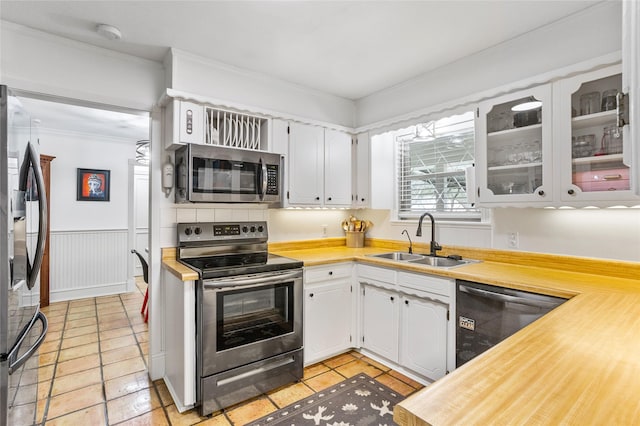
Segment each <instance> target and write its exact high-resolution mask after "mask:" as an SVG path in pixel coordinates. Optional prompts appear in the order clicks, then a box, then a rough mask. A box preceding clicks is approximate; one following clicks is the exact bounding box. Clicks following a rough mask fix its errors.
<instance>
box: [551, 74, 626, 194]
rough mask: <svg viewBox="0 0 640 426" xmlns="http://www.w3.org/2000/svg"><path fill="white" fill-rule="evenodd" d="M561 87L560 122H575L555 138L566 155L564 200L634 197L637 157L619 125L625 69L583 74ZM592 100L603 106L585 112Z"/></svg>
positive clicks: (564, 162)
mask: <svg viewBox="0 0 640 426" xmlns="http://www.w3.org/2000/svg"><path fill="white" fill-rule="evenodd" d="M558 87H559V91H558V92H559V93H558V96H559V97H560V100H559V101H558V104H559V111H558V113H557V114H558V117H559V118H560V120H559V121H561V122H563V123H570V126H566V125H559V126H560V127H559V129H560V130H559V133H558V135H559V136H558V137H556V138H555V139H556V140H555V143H556V145H559V147H558V149H560V150H561V151H562V152H561V155H560V158H561V160H562V163H561V168H560V173H561V177H560V181H561V185H562V187H561V188H560V194H561V199H562V200H563V201H570V202H580V201H590V202H591V201H596V202H597V201H613V200H625V199H632V198H634V197H633V196H632V195H631V189H632V188H631V181H630V179H629V176H630V174H631V173H630V172H631V160H630V158H631V156H630V153H629V152H627V151H628V148H627V143H626V141H624V137H623V129H622V127H619V126H618V124H619V123H618V117H619V116H621V115H624V110H623V108H624V105H620V96H619V95H618V94H619V93H621V92H622V74H621V67H620V66H619V65H614V66H611V67H607V68H602V69H600V70H596V71H593V72H590V73H586V74H581V75H578V76H575V77H572V78H569V79H566V80H563V81H560V82H559V83H558ZM596 94H597V95H598V96H596ZM586 98H592V99H595V98H599V102H598V103H597V104H595V103H592V104H591V105H590V106H589V107H587V108H586V109H585V108H584V104H585V102H586V101H585V99H586ZM567 163H569V164H567ZM569 165H570V167H568V166H569ZM596 205H597V203H596Z"/></svg>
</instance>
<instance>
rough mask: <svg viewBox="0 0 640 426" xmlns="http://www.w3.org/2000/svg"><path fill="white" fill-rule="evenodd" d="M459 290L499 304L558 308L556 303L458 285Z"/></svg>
mask: <svg viewBox="0 0 640 426" xmlns="http://www.w3.org/2000/svg"><path fill="white" fill-rule="evenodd" d="M459 289H460V291H461V292H463V293H469V294H473V295H476V296H480V297H484V298H486V299H493V300H497V301H500V302H509V303H517V304H520V305H527V306H533V307H536V308H555V307H556V306H558V303H556V302H547V301H544V300H532V299H529V298H527V297H521V296H510V295H508V294H502V293H494V292H493V291H488V290H481V289H479V288H474V287H467V286H465V285H463V284H460V285H459Z"/></svg>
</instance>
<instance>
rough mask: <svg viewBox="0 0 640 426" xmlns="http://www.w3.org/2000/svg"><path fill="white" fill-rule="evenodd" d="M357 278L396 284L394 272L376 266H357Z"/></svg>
mask: <svg viewBox="0 0 640 426" xmlns="http://www.w3.org/2000/svg"><path fill="white" fill-rule="evenodd" d="M358 278H365V279H371V280H375V281H382V282H386V283H390V284H395V283H396V271H394V270H393V269H387V268H378V267H376V266H369V265H358Z"/></svg>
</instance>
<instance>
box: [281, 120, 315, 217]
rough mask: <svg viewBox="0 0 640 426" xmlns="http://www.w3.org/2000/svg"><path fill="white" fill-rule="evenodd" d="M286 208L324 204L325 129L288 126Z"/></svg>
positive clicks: (295, 124)
mask: <svg viewBox="0 0 640 426" xmlns="http://www.w3.org/2000/svg"><path fill="white" fill-rule="evenodd" d="M288 157H289V159H288V165H289V168H288V172H287V171H285V173H288V179H287V180H288V182H289V190H288V193H287V196H288V197H287V198H288V200H287V201H288V204H290V205H305V206H318V207H319V206H321V205H322V201H323V200H324V192H323V191H324V129H323V128H322V127H318V126H309V125H306V124H300V123H293V122H292V123H289V156H288Z"/></svg>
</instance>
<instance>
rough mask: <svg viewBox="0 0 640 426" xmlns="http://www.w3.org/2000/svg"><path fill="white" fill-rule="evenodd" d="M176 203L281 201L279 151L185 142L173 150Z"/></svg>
mask: <svg viewBox="0 0 640 426" xmlns="http://www.w3.org/2000/svg"><path fill="white" fill-rule="evenodd" d="M175 164H176V173H175V175H176V202H177V203H187V202H193V203H265V204H270V205H272V207H276V206H280V205H281V204H282V182H283V172H284V170H283V169H284V167H283V164H284V162H283V160H282V156H281V155H280V154H274V153H271V152H265V151H252V150H247V149H239V148H229V147H225V146H215V145H197V144H187V145H185V146H183V147H181V148H179V149H178V150H177V151H176V158H175Z"/></svg>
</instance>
